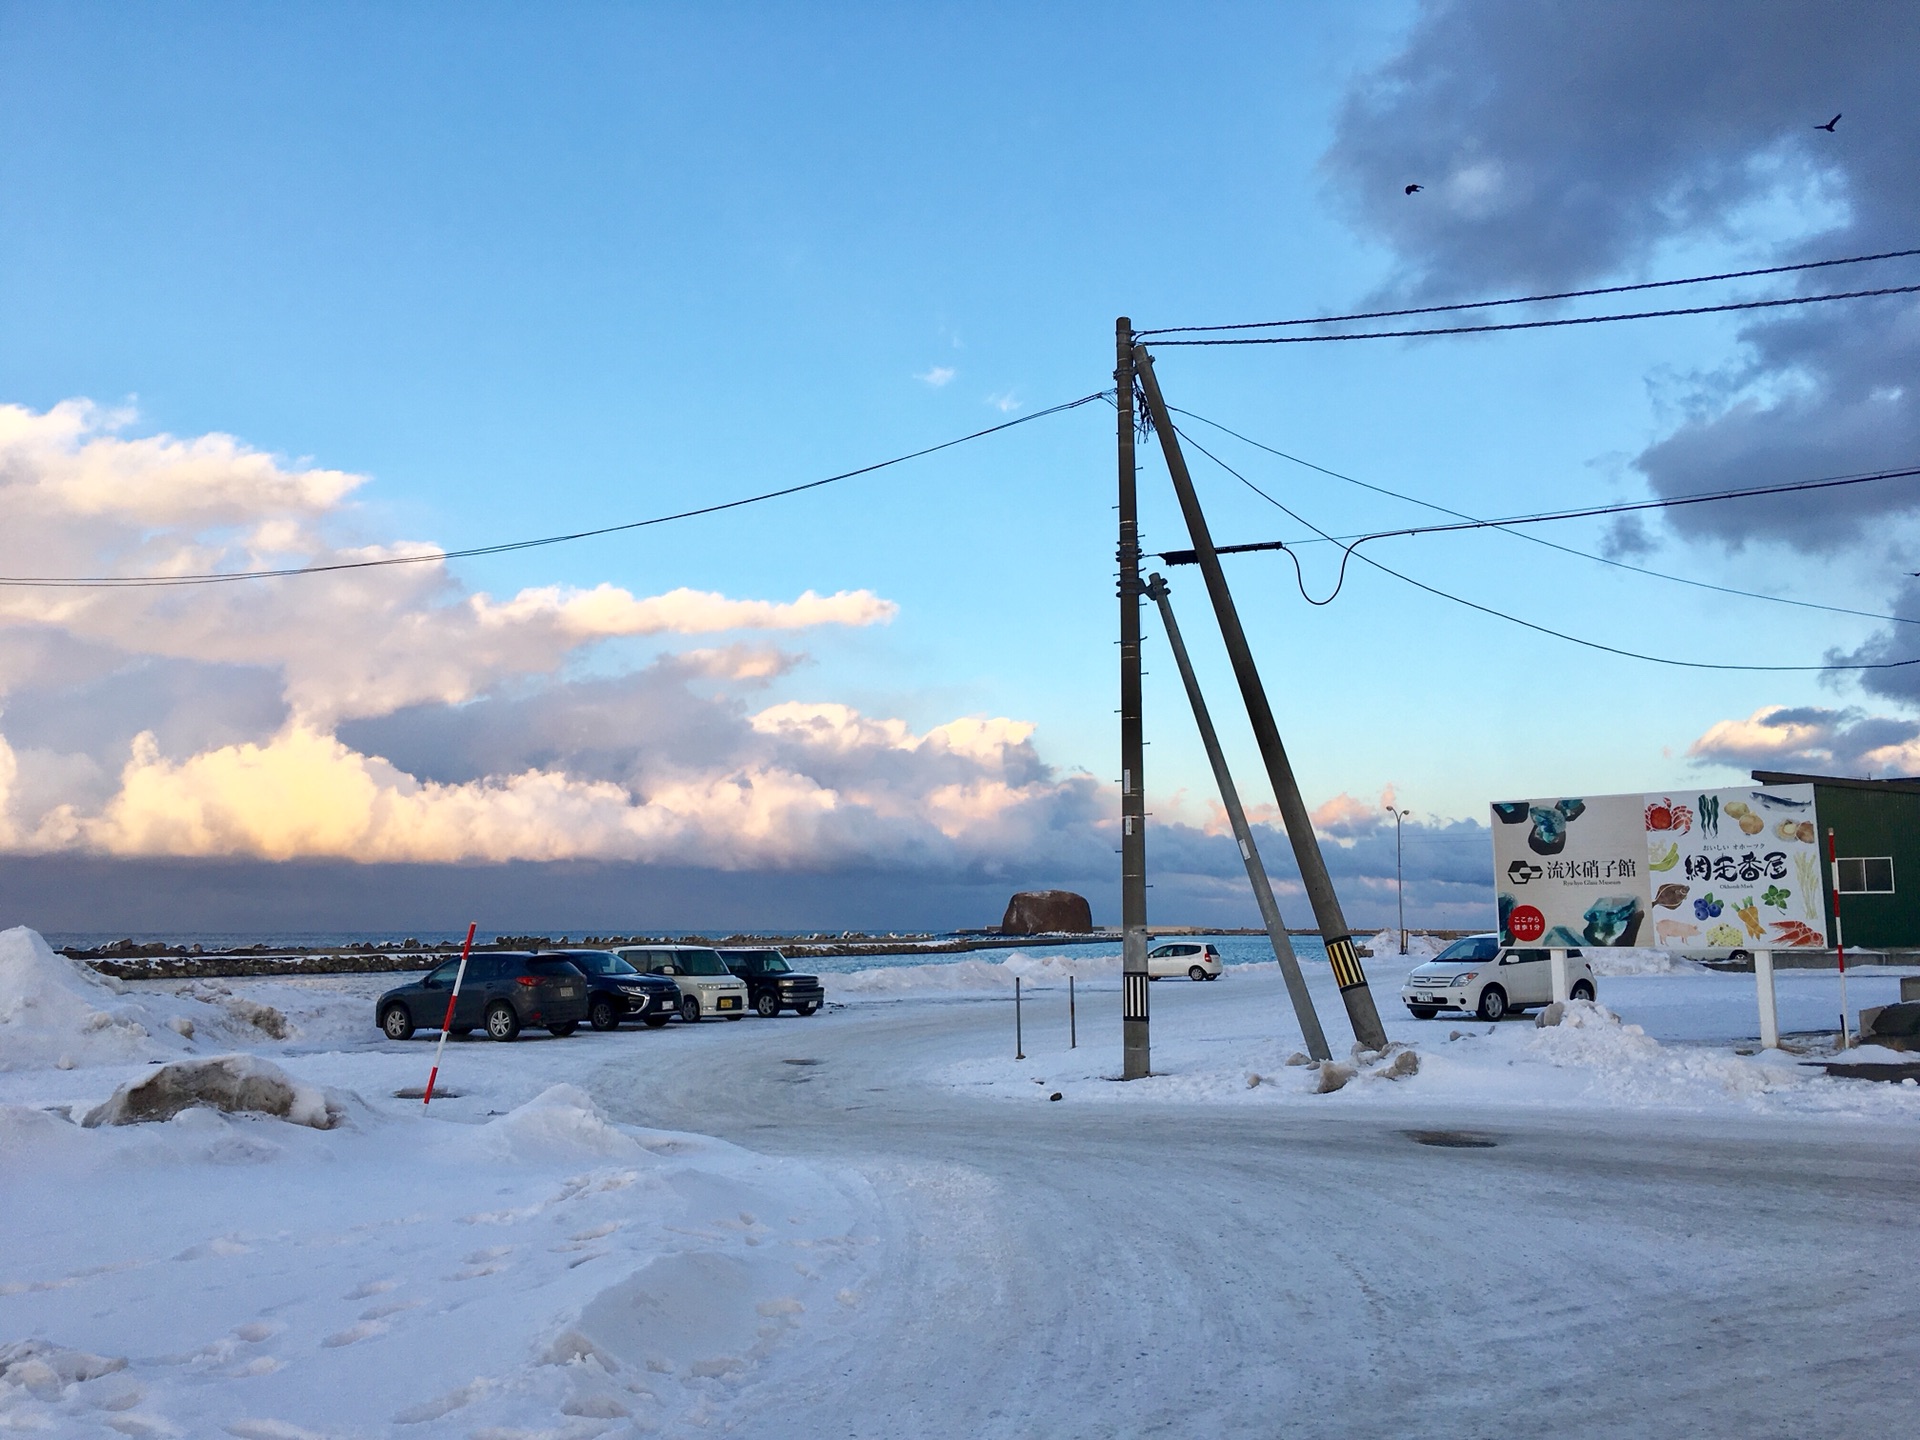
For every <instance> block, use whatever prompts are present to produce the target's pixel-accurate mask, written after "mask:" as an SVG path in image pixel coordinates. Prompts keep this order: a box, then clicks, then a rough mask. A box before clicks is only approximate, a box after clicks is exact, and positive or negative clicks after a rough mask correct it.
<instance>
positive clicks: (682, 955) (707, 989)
mask: <svg viewBox="0 0 1920 1440" xmlns="http://www.w3.org/2000/svg"><path fill="white" fill-rule="evenodd" d="M614 953H615V954H616V955H618V956H619V957H620V958H621V959H622V960H624V961H626V962H627V963H628V964H629V965H631V966H633V968H634V969H636V970H643V971H646V972H647V973H648V974H651V975H665V976H668V977H669V978H671V979H672V981H673V983H674V984H676V985H678V986H679V987H680V1018H681V1019H682V1020H686V1021H688V1022H692V1021H696V1020H698V1019H700V1017H701V1016H703V1015H724V1016H726V1018H727V1019H729V1020H738V1019H739V1018H740V1017H741V1016H743V1015H745V1014H746V1013H747V982H746V981H744V980H742V979H741V978H740V977H739V976H737V975H735V974H734V973H733V972H732V971H731V970H729V969H727V962H726V961H724V960H722V959H721V958H720V952H719V951H718V950H709V949H707V948H706V947H705V946H701V945H632V946H628V947H627V948H626V949H623V950H616V951H615V952H614Z"/></svg>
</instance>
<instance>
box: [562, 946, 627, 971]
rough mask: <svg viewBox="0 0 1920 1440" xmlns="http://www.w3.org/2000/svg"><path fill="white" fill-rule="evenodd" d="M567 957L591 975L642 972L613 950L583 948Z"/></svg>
mask: <svg viewBox="0 0 1920 1440" xmlns="http://www.w3.org/2000/svg"><path fill="white" fill-rule="evenodd" d="M566 958H567V959H568V960H569V961H570V962H571V963H572V964H573V965H574V966H576V967H577V968H579V969H581V970H584V971H586V972H587V974H589V975H638V974H639V973H640V972H639V971H638V970H635V969H634V968H633V966H631V965H629V964H628V963H627V962H626V961H624V960H622V959H621V958H620V957H619V956H618V955H615V954H614V953H613V952H612V951H611V950H582V951H580V952H578V953H577V954H573V955H569V956H567V957H566Z"/></svg>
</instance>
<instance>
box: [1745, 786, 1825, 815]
mask: <svg viewBox="0 0 1920 1440" xmlns="http://www.w3.org/2000/svg"><path fill="white" fill-rule="evenodd" d="M1749 793H1750V794H1752V796H1753V798H1754V799H1756V800H1758V801H1759V802H1760V803H1761V804H1762V805H1776V806H1778V807H1779V808H1780V809H1782V810H1804V809H1806V808H1807V807H1808V806H1809V805H1811V804H1813V802H1812V801H1811V800H1789V799H1787V797H1786V796H1784V795H1769V794H1768V793H1767V792H1766V791H1764V790H1754V791H1751V792H1749Z"/></svg>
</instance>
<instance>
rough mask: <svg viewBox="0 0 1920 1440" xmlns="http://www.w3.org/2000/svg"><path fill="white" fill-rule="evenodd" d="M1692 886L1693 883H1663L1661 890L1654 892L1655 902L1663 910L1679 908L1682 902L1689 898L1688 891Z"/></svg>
mask: <svg viewBox="0 0 1920 1440" xmlns="http://www.w3.org/2000/svg"><path fill="white" fill-rule="evenodd" d="M1692 888H1693V887H1692V886H1691V885H1680V884H1677V883H1676V884H1668V885H1662V886H1661V887H1660V888H1659V890H1658V891H1656V892H1655V893H1654V897H1653V903H1654V904H1656V905H1658V906H1659V907H1660V908H1661V909H1662V910H1678V909H1679V908H1680V902H1681V901H1682V900H1684V899H1686V898H1687V892H1688V891H1689V890H1691V889H1692Z"/></svg>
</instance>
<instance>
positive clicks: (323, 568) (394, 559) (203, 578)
mask: <svg viewBox="0 0 1920 1440" xmlns="http://www.w3.org/2000/svg"><path fill="white" fill-rule="evenodd" d="M1112 394H1113V392H1112V391H1111V390H1096V391H1095V392H1094V393H1093V394H1091V395H1082V396H1081V397H1080V398H1079V399H1078V400H1069V401H1067V402H1066V403H1065V404H1063V405H1052V406H1049V407H1048V408H1046V409H1045V410H1036V411H1034V412H1033V414H1031V415H1022V416H1020V417H1019V418H1018V419H1017V420H1006V421H1002V422H1001V423H1000V424H998V425H989V426H988V427H987V428H986V429H984V430H976V431H974V432H973V433H972V434H971V435H961V436H959V437H958V438H956V439H953V440H943V441H941V442H940V443H939V444H938V445H929V446H927V447H926V448H925V449H923V450H913V451H909V452H908V453H907V454H905V455H896V456H894V457H893V458H892V459H891V460H880V461H876V462H875V463H874V464H871V465H862V466H861V467H860V468H859V469H857V470H843V471H841V472H840V473H839V474H838V475H829V476H827V477H825V478H824V479H821V480H809V481H807V482H805V483H804V484H800V485H788V486H785V487H783V488H781V489H779V490H767V491H763V492H761V493H760V494H758V495H748V496H744V497H742V498H741V499H739V500H727V501H723V502H722V503H720V504H718V505H703V506H701V507H700V508H698V509H695V510H680V511H676V512H675V513H674V514H671V515H656V516H654V517H652V518H651V519H648V520H629V521H627V522H626V523H625V524H621V525H603V526H601V527H600V528H598V529H596V530H575V531H572V532H570V533H568V534H565V535H545V536H542V537H540V538H538V539H533V540H507V541H502V542H501V543H499V544H496V545H475V546H472V547H471V548H469V549H465V550H433V551H427V552H423V553H421V554H418V555H385V556H382V557H380V558H379V559H377V560H342V561H337V562H334V563H332V564H328V565H303V566H290V567H287V568H285V569H276V570H230V571H213V572H208V573H204V574H193V575H66V576H51V575H38V576H19V575H0V585H7V586H16V587H24V588H37V589H109V590H141V589H164V588H167V587H170V586H175V585H224V584H227V583H230V582H232V581H236V580H273V579H281V578H286V577H290V576H296V575H329V574H333V573H335V572H338V571H342V570H375V569H381V568H384V567H386V566H389V565H423V564H431V563H435V562H438V561H444V560H466V559H471V558H472V557H474V556H476V555H504V554H507V553H509V552H510V551H514V550H533V549H538V548H539V547H541V546H545V545H565V544H567V543H569V542H571V541H574V540H590V539H592V538H593V537H595V536H598V535H617V534H619V533H621V532H622V531H626V530H644V529H647V528H648V527H650V526H654V525H666V524H670V523H671V522H673V521H675V520H691V519H694V518H695V517H696V516H700V515H717V514H719V513H720V512H721V511H723V510H738V509H740V508H741V507H742V506H746V505H758V504H760V503H761V502H762V501H764V500H778V499H780V498H781V497H782V496H786V495H798V494H800V493H801V492H803V491H807V490H818V489H819V488H820V487H821V486H823V485H832V484H835V483H837V482H838V481H841V480H851V479H853V478H854V477H855V476H857V475H871V474H872V473H873V472H874V471H876V470H885V469H888V468H889V467H891V466H894V465H904V464H905V463H906V462H907V461H909V460H918V459H920V458H921V457H922V456H926V455H933V454H936V453H937V452H939V451H941V450H951V449H952V448H953V447H954V446H956V445H965V444H966V443H967V442H968V441H970V440H979V439H982V438H984V437H985V436H988V435H997V434H999V433H1000V432H1001V431H1002V430H1011V429H1013V428H1014V426H1016V425H1026V424H1029V423H1031V422H1032V421H1035V420H1044V419H1045V418H1046V417H1048V416H1049V415H1061V414H1064V413H1065V412H1067V411H1069V410H1078V409H1079V408H1080V407H1081V406H1082V405H1090V404H1092V403H1093V402H1094V401H1096V400H1104V399H1108V398H1109V397H1111V396H1112Z"/></svg>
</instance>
